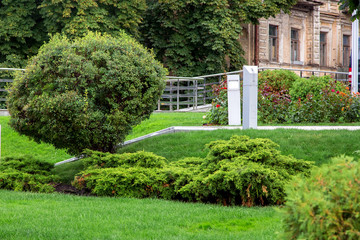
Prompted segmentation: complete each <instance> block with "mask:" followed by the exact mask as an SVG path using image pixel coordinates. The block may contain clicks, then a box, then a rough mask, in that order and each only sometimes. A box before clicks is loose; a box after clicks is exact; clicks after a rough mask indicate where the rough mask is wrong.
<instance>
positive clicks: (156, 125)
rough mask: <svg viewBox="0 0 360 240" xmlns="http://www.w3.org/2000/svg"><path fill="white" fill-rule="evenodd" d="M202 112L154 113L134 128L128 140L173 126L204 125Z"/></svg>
mask: <svg viewBox="0 0 360 240" xmlns="http://www.w3.org/2000/svg"><path fill="white" fill-rule="evenodd" d="M204 115H206V113H201V112H164V113H163V112H162V113H158V112H155V113H153V114H152V115H151V116H150V118H149V119H147V120H145V121H143V122H142V123H141V124H140V125H138V126H136V127H134V128H133V130H132V133H131V134H130V135H129V136H127V138H126V140H130V139H133V138H137V137H141V136H144V135H146V134H149V133H153V132H156V131H159V130H162V129H165V128H168V127H173V126H202V125H203V124H204V123H205V122H206V121H205V120H204V119H203V116H204Z"/></svg>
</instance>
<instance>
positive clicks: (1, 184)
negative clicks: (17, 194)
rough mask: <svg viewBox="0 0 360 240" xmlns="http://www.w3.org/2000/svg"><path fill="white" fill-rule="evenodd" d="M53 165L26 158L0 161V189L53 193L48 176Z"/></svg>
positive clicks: (51, 176) (52, 178) (54, 178)
mask: <svg viewBox="0 0 360 240" xmlns="http://www.w3.org/2000/svg"><path fill="white" fill-rule="evenodd" d="M52 168H53V165H52V164H50V163H47V162H42V161H39V160H36V159H33V158H31V157H29V156H26V157H6V158H4V159H2V160H1V161H0V188H2V189H9V190H15V191H32V192H53V191H54V190H55V189H54V187H53V186H52V185H50V184H49V183H50V182H54V181H56V180H57V177H56V176H54V175H51V174H50V171H51V169H52Z"/></svg>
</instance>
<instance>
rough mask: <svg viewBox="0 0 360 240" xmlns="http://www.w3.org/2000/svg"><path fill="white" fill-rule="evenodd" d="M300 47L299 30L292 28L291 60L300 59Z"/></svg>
mask: <svg viewBox="0 0 360 240" xmlns="http://www.w3.org/2000/svg"><path fill="white" fill-rule="evenodd" d="M299 47H300V43H299V30H297V29H291V62H295V61H300V57H299V52H300V51H299Z"/></svg>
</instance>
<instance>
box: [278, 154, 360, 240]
mask: <svg viewBox="0 0 360 240" xmlns="http://www.w3.org/2000/svg"><path fill="white" fill-rule="evenodd" d="M359 175H360V164H359V163H358V162H354V161H353V159H352V158H350V157H338V158H336V159H334V160H333V162H332V163H330V164H328V165H324V166H322V167H320V168H318V169H315V170H314V171H313V173H312V174H311V177H310V178H308V179H304V178H301V177H298V178H295V179H294V180H293V181H292V182H291V184H289V187H288V189H287V194H288V197H287V202H286V205H285V207H284V209H283V212H284V227H285V234H284V239H344V240H346V239H359V236H360V195H359V194H360V181H359Z"/></svg>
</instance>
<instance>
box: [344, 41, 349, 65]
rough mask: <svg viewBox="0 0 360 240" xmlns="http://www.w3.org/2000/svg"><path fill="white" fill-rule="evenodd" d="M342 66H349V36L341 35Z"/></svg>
mask: <svg viewBox="0 0 360 240" xmlns="http://www.w3.org/2000/svg"><path fill="white" fill-rule="evenodd" d="M343 66H344V67H348V66H350V36H349V35H344V36H343Z"/></svg>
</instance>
